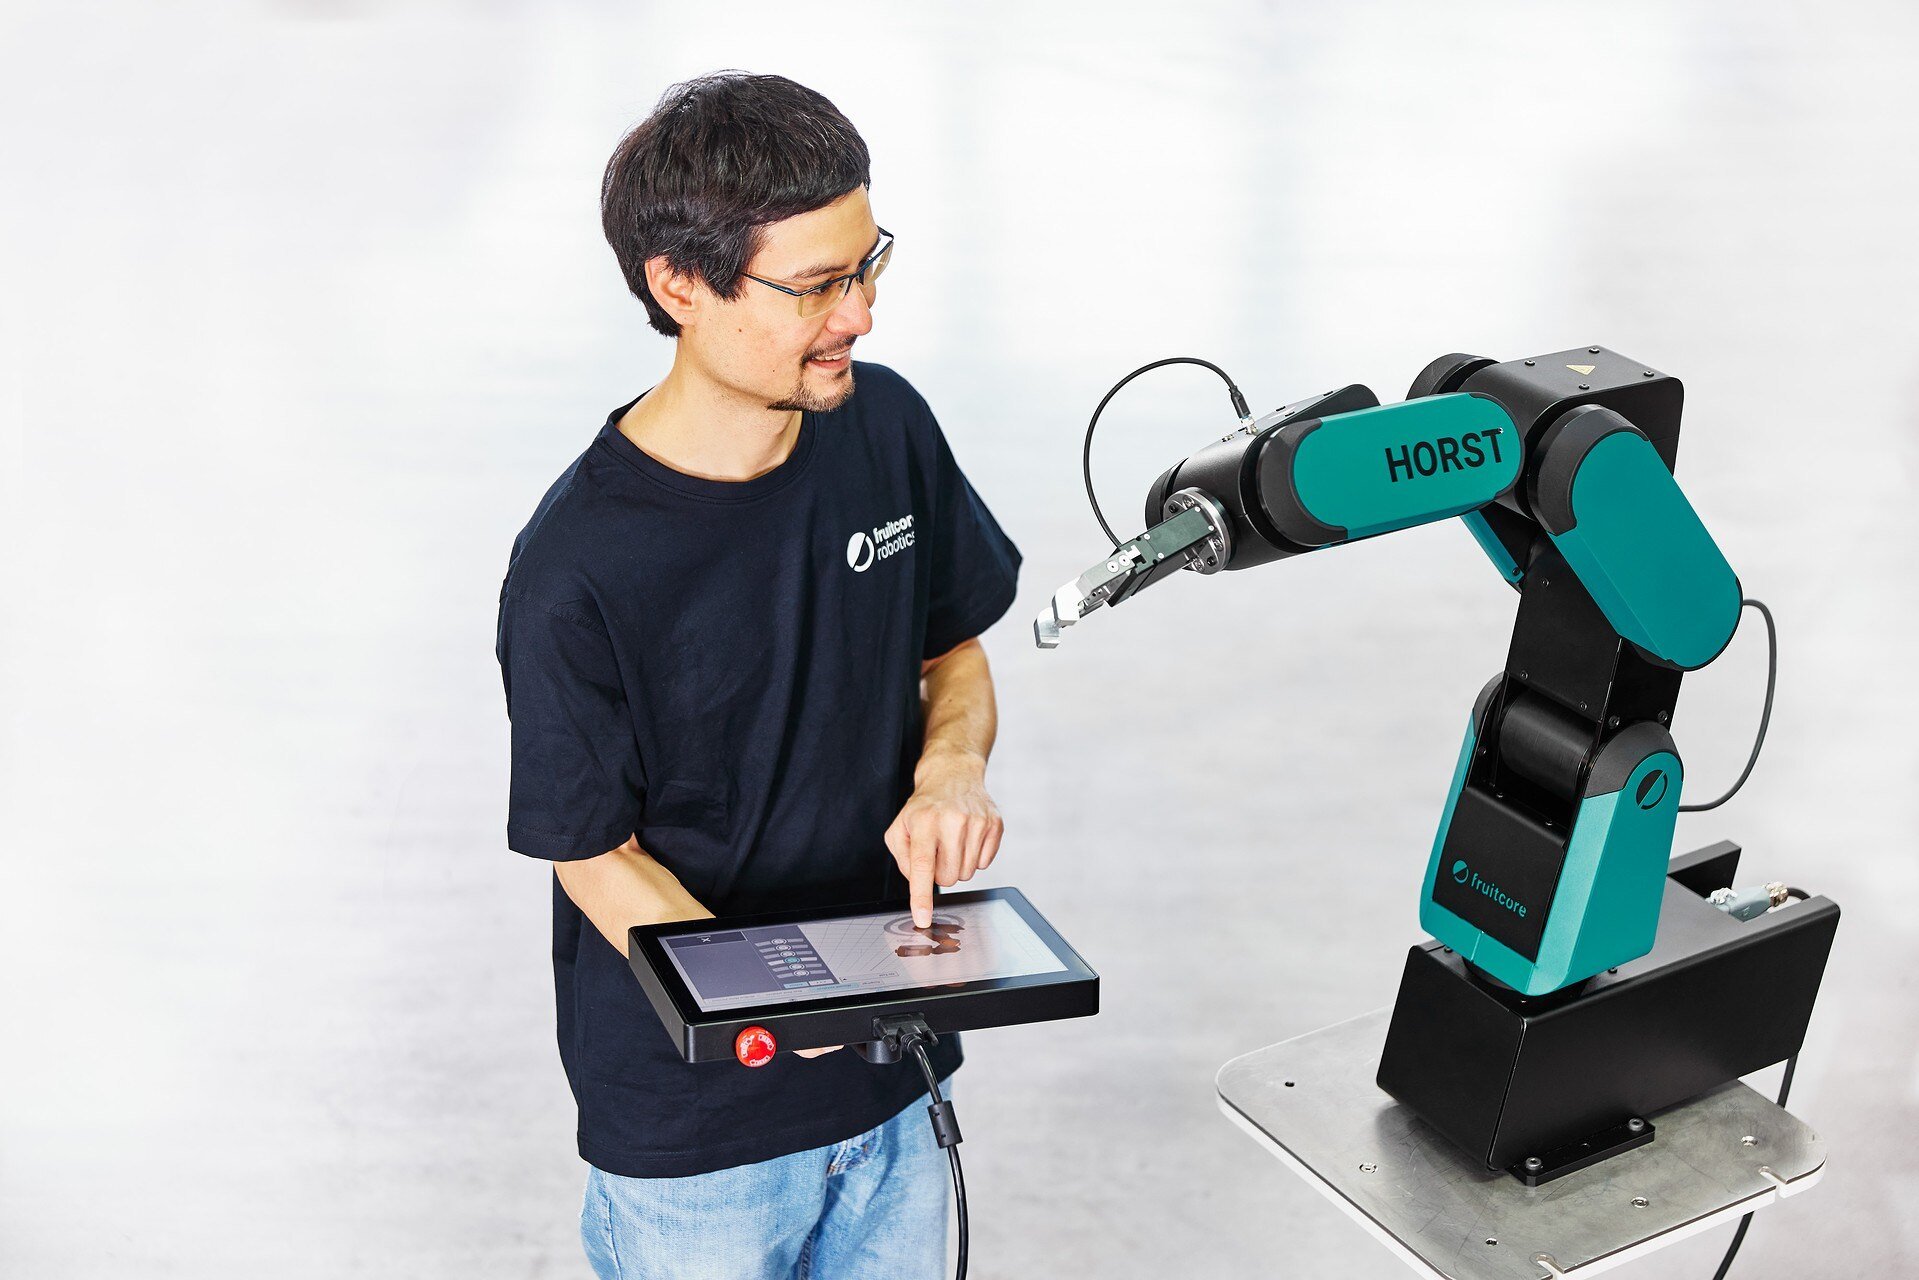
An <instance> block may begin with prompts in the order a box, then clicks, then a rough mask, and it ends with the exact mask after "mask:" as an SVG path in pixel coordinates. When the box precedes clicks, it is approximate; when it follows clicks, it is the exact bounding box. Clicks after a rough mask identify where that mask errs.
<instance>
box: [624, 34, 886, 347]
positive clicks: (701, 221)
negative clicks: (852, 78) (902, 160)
mask: <svg viewBox="0 0 1919 1280" xmlns="http://www.w3.org/2000/svg"><path fill="white" fill-rule="evenodd" d="M870 168H871V159H870V157H869V156H868V155H867V151H866V143H865V142H864V141H863V140H862V139H861V138H860V135H859V131H858V130H856V129H854V128H853V126H852V124H851V122H849V121H848V120H847V118H846V117H845V116H843V115H841V114H840V112H839V108H837V107H835V106H834V105H833V104H832V103H831V102H828V101H827V100H826V99H825V98H824V97H822V96H820V95H819V94H817V93H815V92H813V90H811V89H808V88H807V87H806V86H804V85H799V84H795V83H793V82H792V81H791V80H788V79H787V78H786V77H785V76H754V75H747V74H746V73H745V72H743V71H717V72H714V73H713V74H712V75H706V76H701V77H699V78H698V79H697V80H688V81H687V82H686V83H685V84H676V85H674V86H673V87H672V88H671V89H668V90H667V91H666V96H665V97H663V98H661V99H660V103H659V105H658V106H657V107H655V108H654V109H653V114H652V115H650V116H648V117H647V118H646V119H644V120H642V121H641V122H640V123H639V124H637V125H635V126H634V127H633V129H632V131H631V132H629V133H628V134H627V135H626V136H625V137H624V138H621V139H620V145H619V146H617V147H615V148H614V149H613V158H612V159H611V160H608V161H607V163H606V177H605V179H604V180H603V181H602V182H601V184H600V225H601V227H602V228H604V230H605V231H606V242H607V243H608V244H610V245H612V246H613V254H614V256H615V257H617V258H618V259H619V260H620V271H621V273H622V274H624V275H625V276H626V287H627V288H629V289H631V290H632V291H633V295H634V296H635V297H637V298H638V299H639V300H640V301H641V302H643V303H645V304H646V316H647V320H648V321H649V322H650V323H651V324H652V325H653V327H654V328H655V329H657V330H659V331H660V332H661V333H663V334H665V335H666V336H667V337H669V338H671V337H675V336H677V335H678V334H679V331H680V326H679V324H678V322H676V321H675V320H673V318H672V317H670V316H668V315H667V314H666V312H665V311H664V310H662V309H661V307H660V304H659V303H658V302H656V301H654V299H653V294H652V291H651V290H649V289H648V288H647V287H646V263H647V259H649V258H653V257H657V256H659V255H661V254H665V255H666V260H667V262H669V263H670V264H671V265H672V267H673V269H674V270H676V271H683V272H686V273H687V274H689V275H693V276H696V277H698V278H699V279H701V280H703V281H704V282H705V283H706V285H707V287H709V288H710V289H712V290H713V292H715V293H717V294H719V295H720V296H721V297H722V298H734V297H738V296H739V292H740V287H741V273H742V272H744V271H745V270H746V264H747V263H748V262H751V261H752V259H753V254H754V253H755V252H756V251H757V250H758V248H759V245H760V228H761V227H763V226H765V225H766V224H768V223H771V222H778V221H780V220H781V219H782V218H791V217H793V216H794V215H796V214H801V213H806V212H808V211H809V210H813V209H818V208H821V207H822V206H825V205H829V204H831V203H833V201H835V200H837V199H839V198H840V197H841V196H843V195H845V194H846V193H847V192H849V191H852V190H853V189H854V188H856V187H863V186H867V185H869V184H870V183H871V181H872V177H871V174H870Z"/></svg>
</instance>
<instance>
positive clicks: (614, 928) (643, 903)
mask: <svg viewBox="0 0 1919 1280" xmlns="http://www.w3.org/2000/svg"><path fill="white" fill-rule="evenodd" d="M553 871H554V874H556V875H558V876H559V877H560V887H561V888H563V889H565V890H566V896H567V897H569V898H571V899H573V905H574V906H576V907H578V908H579V909H580V910H581V911H582V912H584V913H585V915H586V918H587V919H588V920H591V921H592V922H593V927H594V928H595V929H598V930H599V931H600V934H601V936H603V937H604V938H605V939H606V940H607V941H608V942H610V943H612V944H613V949H614V950H615V951H617V952H619V953H620V954H621V955H625V954H626V931H627V930H628V929H630V928H632V927H633V926H634V925H636V924H665V923H667V922H668V921H670V920H705V919H708V918H710V917H711V916H712V914H713V913H712V912H711V911H708V910H707V909H706V908H705V907H703V906H701V905H700V903H699V900H698V899H696V898H695V897H694V896H693V895H692V894H690V893H688V892H687V891H686V887H685V886H684V885H682V884H681V883H680V881H679V878H678V877H677V876H675V875H674V874H673V873H672V872H671V871H668V870H667V869H666V868H665V867H663V866H661V865H660V864H659V863H658V862H657V861H656V860H655V859H654V858H653V856H652V855H651V854H648V853H647V852H646V851H645V850H643V849H641V848H640V842H639V838H638V837H636V836H628V837H627V841H626V843H625V844H623V845H621V846H620V847H619V848H617V849H612V850H609V851H608V852H606V853H602V854H600V855H599V856H598V857H594V858H581V859H579V860H577V861H574V862H556V863H554V864H553Z"/></svg>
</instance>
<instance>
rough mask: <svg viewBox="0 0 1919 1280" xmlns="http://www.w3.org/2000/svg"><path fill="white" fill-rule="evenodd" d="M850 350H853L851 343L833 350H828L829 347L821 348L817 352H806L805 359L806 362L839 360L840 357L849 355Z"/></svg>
mask: <svg viewBox="0 0 1919 1280" xmlns="http://www.w3.org/2000/svg"><path fill="white" fill-rule="evenodd" d="M852 350H853V344H852V343H851V342H849V343H847V344H846V345H845V346H843V347H833V348H829V347H821V348H820V349H819V350H818V351H809V352H807V353H806V359H808V360H837V359H839V358H840V357H841V356H843V355H846V354H848V353H849V352H851V351H852Z"/></svg>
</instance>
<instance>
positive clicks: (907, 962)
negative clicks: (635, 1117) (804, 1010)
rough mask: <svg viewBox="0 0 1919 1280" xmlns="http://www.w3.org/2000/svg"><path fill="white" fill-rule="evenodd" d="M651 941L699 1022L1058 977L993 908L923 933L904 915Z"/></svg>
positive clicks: (1001, 910) (1057, 963) (1021, 930)
mask: <svg viewBox="0 0 1919 1280" xmlns="http://www.w3.org/2000/svg"><path fill="white" fill-rule="evenodd" d="M661 941H662V942H663V943H664V944H665V947H666V954H667V955H668V956H669V957H671V958H672V961H673V967H674V968H675V969H677V970H679V973H680V977H682V978H684V979H685V980H686V985H687V989H688V990H690V991H691V992H692V993H693V998H694V1000H695V1001H696V1002H698V1004H699V1006H700V1008H701V1009H702V1010H703V1011H705V1012H707V1013H716V1012H719V1011H721V1010H724V1009H739V1008H744V1007H746V1006H749V1005H763V1004H789V1003H794V1002H797V1001H801V1000H818V999H822V998H825V997H830V996H842V995H852V994H855V993H858V992H883V991H904V990H907V989H909V988H912V987H932V986H942V985H944V984H946V983H952V982H977V981H981V980H984V979H990V978H1021V977H1028V976H1031V975H1034V974H1042V973H1063V972H1065V971H1066V965H1065V963H1064V962H1063V961H1062V960H1061V959H1060V958H1059V957H1058V956H1056V955H1054V954H1053V952H1052V949H1051V948H1049V947H1048V946H1047V945H1046V943H1045V942H1044V941H1043V940H1041V938H1040V936H1039V934H1037V933H1035V932H1034V931H1033V927H1032V926H1031V925H1029V924H1027V923H1026V920H1025V918H1024V917H1022V916H1021V915H1020V913H1019V911H1018V910H1017V909H1016V908H1014V907H1013V905H1012V904H1011V903H1009V902H1007V901H1006V900H1005V899H1003V898H987V899H984V900H983V901H980V902H968V903H962V904H960V905H958V906H952V907H939V908H937V909H936V910H935V911H934V912H933V923H932V925H931V926H930V927H928V928H925V929H920V928H916V927H915V926H914V924H913V917H912V916H911V915H910V914H908V913H906V912H886V913H881V914H876V915H863V916H840V917H835V918H832V919H826V920H808V921H804V922H802V923H799V924H776V925H761V926H757V927H754V928H749V929H722V930H717V931H715V932H713V933H686V934H679V935H676V936H673V937H668V938H663V939H661Z"/></svg>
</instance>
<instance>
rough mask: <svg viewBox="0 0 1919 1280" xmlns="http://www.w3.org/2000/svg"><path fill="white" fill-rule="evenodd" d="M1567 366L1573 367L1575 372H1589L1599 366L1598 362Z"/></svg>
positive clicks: (1568, 366)
mask: <svg viewBox="0 0 1919 1280" xmlns="http://www.w3.org/2000/svg"><path fill="white" fill-rule="evenodd" d="M1566 367H1567V368H1568V369H1571V370H1572V371H1573V372H1574V373H1585V374H1589V373H1591V372H1592V371H1593V370H1594V369H1597V368H1598V367H1599V366H1598V365H1596V364H1569V365H1567V366H1566Z"/></svg>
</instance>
